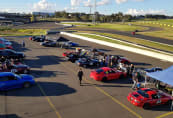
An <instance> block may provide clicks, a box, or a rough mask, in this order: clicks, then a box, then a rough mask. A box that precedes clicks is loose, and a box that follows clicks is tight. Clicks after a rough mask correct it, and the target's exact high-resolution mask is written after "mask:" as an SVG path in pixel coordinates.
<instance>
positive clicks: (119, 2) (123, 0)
mask: <svg viewBox="0 0 173 118" xmlns="http://www.w3.org/2000/svg"><path fill="white" fill-rule="evenodd" d="M128 1H129V0H115V2H116V3H117V4H121V3H125V2H128ZM132 1H135V2H143V1H144V0H132Z"/></svg>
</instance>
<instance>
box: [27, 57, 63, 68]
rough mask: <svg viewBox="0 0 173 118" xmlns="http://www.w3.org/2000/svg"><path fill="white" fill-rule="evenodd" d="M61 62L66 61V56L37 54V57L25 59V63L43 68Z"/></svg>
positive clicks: (32, 66)
mask: <svg viewBox="0 0 173 118" xmlns="http://www.w3.org/2000/svg"><path fill="white" fill-rule="evenodd" d="M60 62H64V58H63V57H58V56H54V55H45V56H37V57H36V59H26V60H25V63H26V64H27V65H30V67H31V68H41V67H43V66H46V65H56V64H59V63H60Z"/></svg>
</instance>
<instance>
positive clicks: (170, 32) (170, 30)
mask: <svg viewBox="0 0 173 118" xmlns="http://www.w3.org/2000/svg"><path fill="white" fill-rule="evenodd" d="M159 23H161V24H162V25H160V24H159ZM131 24H134V25H141V26H151V27H158V28H161V30H160V31H145V32H138V33H139V34H142V35H147V36H154V37H159V38H165V39H169V40H173V27H171V26H172V25H173V20H172V19H168V20H159V21H157V22H155V23H154V24H153V23H143V22H142V21H140V22H131ZM164 24H172V25H170V26H168V25H164Z"/></svg>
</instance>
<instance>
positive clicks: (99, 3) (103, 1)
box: [97, 0, 111, 6]
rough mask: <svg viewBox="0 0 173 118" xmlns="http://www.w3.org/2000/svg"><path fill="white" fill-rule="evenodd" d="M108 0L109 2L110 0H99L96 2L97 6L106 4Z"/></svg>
mask: <svg viewBox="0 0 173 118" xmlns="http://www.w3.org/2000/svg"><path fill="white" fill-rule="evenodd" d="M110 2H111V1H110V0H101V1H99V2H97V5H98V6H101V5H107V4H109V3H110Z"/></svg>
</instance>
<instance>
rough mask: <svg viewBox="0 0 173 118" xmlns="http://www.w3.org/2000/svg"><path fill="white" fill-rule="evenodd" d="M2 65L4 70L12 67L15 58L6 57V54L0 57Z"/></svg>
mask: <svg viewBox="0 0 173 118" xmlns="http://www.w3.org/2000/svg"><path fill="white" fill-rule="evenodd" d="M0 62H1V67H2V69H3V70H6V69H10V67H11V65H12V63H14V60H13V59H11V60H10V59H9V58H5V57H4V56H1V57H0Z"/></svg>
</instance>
